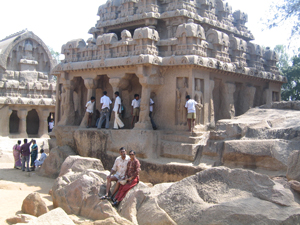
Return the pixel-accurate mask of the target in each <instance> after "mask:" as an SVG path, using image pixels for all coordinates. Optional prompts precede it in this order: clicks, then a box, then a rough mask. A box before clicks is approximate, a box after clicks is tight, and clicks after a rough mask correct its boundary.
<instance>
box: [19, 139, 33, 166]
mask: <svg viewBox="0 0 300 225" xmlns="http://www.w3.org/2000/svg"><path fill="white" fill-rule="evenodd" d="M32 141H33V140H31V141H30V142H29V143H27V139H24V144H23V145H22V146H21V155H22V171H25V162H26V164H27V172H30V170H29V155H30V149H29V147H30V145H31V143H32Z"/></svg>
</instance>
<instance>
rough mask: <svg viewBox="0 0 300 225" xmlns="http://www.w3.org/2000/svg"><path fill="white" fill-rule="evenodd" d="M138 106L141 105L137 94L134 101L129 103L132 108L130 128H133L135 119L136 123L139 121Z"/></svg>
mask: <svg viewBox="0 0 300 225" xmlns="http://www.w3.org/2000/svg"><path fill="white" fill-rule="evenodd" d="M140 105H141V99H140V95H139V94H135V95H134V99H133V100H132V103H131V106H132V107H131V108H132V112H131V114H132V122H131V127H132V128H133V124H134V121H135V118H136V122H137V121H139V116H140Z"/></svg>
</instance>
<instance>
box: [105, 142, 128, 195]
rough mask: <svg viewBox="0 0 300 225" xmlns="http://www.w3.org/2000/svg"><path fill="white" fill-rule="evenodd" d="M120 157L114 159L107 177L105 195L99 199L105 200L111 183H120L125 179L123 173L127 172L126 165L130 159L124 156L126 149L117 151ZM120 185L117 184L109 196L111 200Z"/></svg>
mask: <svg viewBox="0 0 300 225" xmlns="http://www.w3.org/2000/svg"><path fill="white" fill-rule="evenodd" d="M119 153H120V156H119V157H117V158H116V160H115V163H114V165H113V168H112V169H111V171H110V174H109V175H108V176H107V178H106V179H107V183H106V194H105V195H104V196H102V197H101V198H100V199H107V198H108V193H109V190H110V187H111V182H112V181H120V180H123V179H124V178H125V173H126V170H127V164H128V162H129V161H130V157H129V156H128V155H126V149H125V148H124V147H122V148H120V150H119ZM119 186H120V183H119V182H117V184H116V187H115V189H114V190H113V193H112V195H111V199H113V196H114V194H115V193H116V192H117V190H118V189H119Z"/></svg>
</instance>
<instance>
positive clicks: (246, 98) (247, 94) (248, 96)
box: [241, 86, 256, 114]
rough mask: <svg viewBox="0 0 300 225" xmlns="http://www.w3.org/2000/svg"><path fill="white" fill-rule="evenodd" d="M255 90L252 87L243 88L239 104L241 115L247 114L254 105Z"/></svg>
mask: <svg viewBox="0 0 300 225" xmlns="http://www.w3.org/2000/svg"><path fill="white" fill-rule="evenodd" d="M255 92H256V88H255V87H253V86H248V87H244V88H243V91H242V96H243V101H242V102H241V104H242V105H241V109H242V112H241V113H242V114H243V113H245V112H247V111H248V110H249V109H250V108H252V107H253V105H254V96H255Z"/></svg>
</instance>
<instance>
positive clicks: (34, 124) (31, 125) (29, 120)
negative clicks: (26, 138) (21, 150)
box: [26, 109, 40, 135]
mask: <svg viewBox="0 0 300 225" xmlns="http://www.w3.org/2000/svg"><path fill="white" fill-rule="evenodd" d="M39 126H40V119H39V115H38V113H37V112H36V110H35V109H32V110H31V111H29V112H28V114H27V117H26V132H27V134H28V135H37V134H38V133H39Z"/></svg>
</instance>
